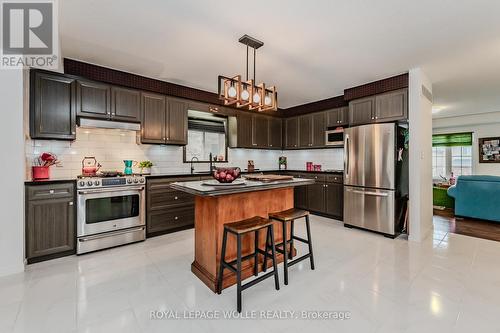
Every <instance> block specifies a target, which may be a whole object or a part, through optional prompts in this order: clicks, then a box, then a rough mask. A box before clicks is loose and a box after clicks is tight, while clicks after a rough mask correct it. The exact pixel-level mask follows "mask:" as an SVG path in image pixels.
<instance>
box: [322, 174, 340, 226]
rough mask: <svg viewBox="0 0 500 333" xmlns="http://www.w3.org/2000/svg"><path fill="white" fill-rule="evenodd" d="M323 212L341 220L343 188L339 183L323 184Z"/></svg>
mask: <svg viewBox="0 0 500 333" xmlns="http://www.w3.org/2000/svg"><path fill="white" fill-rule="evenodd" d="M325 188H326V191H325V212H326V214H328V215H332V216H335V217H337V218H340V219H342V216H343V215H344V186H343V185H342V184H341V183H327V184H325Z"/></svg>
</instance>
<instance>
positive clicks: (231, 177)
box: [226, 174, 234, 182]
mask: <svg viewBox="0 0 500 333" xmlns="http://www.w3.org/2000/svg"><path fill="white" fill-rule="evenodd" d="M226 180H227V181H230V182H232V181H233V180H234V177H233V176H231V175H229V174H228V175H227V176H226Z"/></svg>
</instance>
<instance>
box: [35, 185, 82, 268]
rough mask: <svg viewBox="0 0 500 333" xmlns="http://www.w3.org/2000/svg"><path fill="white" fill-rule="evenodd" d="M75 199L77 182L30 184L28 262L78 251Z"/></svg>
mask: <svg viewBox="0 0 500 333" xmlns="http://www.w3.org/2000/svg"><path fill="white" fill-rule="evenodd" d="M45 193H46V194H47V195H44V194H45ZM51 196H52V197H51ZM74 202H75V201H74V183H67V184H55V185H30V186H27V189H26V217H25V218H26V258H27V260H28V263H34V262H39V261H43V260H47V259H53V258H57V257H62V256H65V255H70V254H74V253H76V247H75V242H76V241H75V238H76V231H75V229H76V227H75V226H76V212H75V204H74Z"/></svg>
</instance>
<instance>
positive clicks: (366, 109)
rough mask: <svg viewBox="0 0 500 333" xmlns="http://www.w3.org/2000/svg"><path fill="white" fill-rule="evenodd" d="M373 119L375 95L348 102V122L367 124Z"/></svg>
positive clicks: (351, 123)
mask: <svg viewBox="0 0 500 333" xmlns="http://www.w3.org/2000/svg"><path fill="white" fill-rule="evenodd" d="M374 120H375V96H370V97H367V98H361V99H357V100H354V101H351V102H350V103H349V124H350V125H361V124H369V123H371V122H373V121H374Z"/></svg>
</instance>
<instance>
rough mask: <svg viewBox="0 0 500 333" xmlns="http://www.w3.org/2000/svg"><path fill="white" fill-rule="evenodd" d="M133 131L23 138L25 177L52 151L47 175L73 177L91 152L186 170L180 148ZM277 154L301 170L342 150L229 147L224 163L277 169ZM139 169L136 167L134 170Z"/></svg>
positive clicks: (114, 160)
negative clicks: (147, 140)
mask: <svg viewBox="0 0 500 333" xmlns="http://www.w3.org/2000/svg"><path fill="white" fill-rule="evenodd" d="M136 134H137V133H136V132H134V131H124V130H115V129H88V128H77V131H76V140H75V141H73V142H67V141H56V140H30V139H27V140H26V147H25V150H26V161H27V163H26V165H27V167H26V173H25V177H26V179H31V165H32V161H33V158H35V157H37V156H38V155H40V153H42V152H52V153H54V154H56V155H57V156H58V159H60V160H61V162H62V165H61V166H60V167H51V178H54V179H61V178H74V177H76V176H77V175H79V174H80V173H81V168H82V164H81V162H82V159H83V157H84V156H95V157H96V159H97V160H98V161H99V163H101V164H102V166H103V168H102V169H103V170H120V171H121V170H123V167H124V166H123V160H124V159H131V160H135V161H143V160H150V161H152V162H153V163H154V165H155V166H154V167H153V168H152V173H153V174H166V173H180V172H189V171H190V164H188V163H183V161H182V159H183V157H182V155H183V148H182V147H177V146H160V145H147V144H138V143H137V137H136ZM279 156H287V157H288V169H290V170H292V169H293V170H305V167H306V162H314V163H315V164H321V165H322V168H323V169H342V168H343V167H342V166H343V150H342V149H338V148H332V149H316V150H300V151H279V150H258V149H229V152H228V160H229V163H227V164H226V163H223V164H221V165H222V166H224V165H228V166H229V165H230V166H239V167H240V168H241V169H242V170H243V169H245V168H246V167H247V164H248V160H253V161H254V163H255V167H256V168H259V169H261V170H270V169H273V170H276V169H278V158H279ZM195 168H196V170H198V171H204V170H208V163H206V164H204V163H203V164H195ZM135 171H136V172H139V170H138V169H136V170H135Z"/></svg>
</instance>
